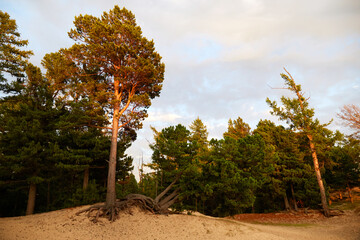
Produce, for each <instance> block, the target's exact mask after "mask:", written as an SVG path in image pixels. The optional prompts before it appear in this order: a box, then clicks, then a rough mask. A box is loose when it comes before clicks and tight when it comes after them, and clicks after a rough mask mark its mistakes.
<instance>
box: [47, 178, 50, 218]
mask: <svg viewBox="0 0 360 240" xmlns="http://www.w3.org/2000/svg"><path fill="white" fill-rule="evenodd" d="M49 209H50V181H48V183H47V196H46V211H49Z"/></svg>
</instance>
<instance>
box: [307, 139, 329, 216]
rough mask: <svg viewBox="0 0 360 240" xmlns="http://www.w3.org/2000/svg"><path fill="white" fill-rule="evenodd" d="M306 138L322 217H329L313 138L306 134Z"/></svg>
mask: <svg viewBox="0 0 360 240" xmlns="http://www.w3.org/2000/svg"><path fill="white" fill-rule="evenodd" d="M307 137H308V139H309V143H310V149H311V156H312V159H313V161H314V169H315V173H316V179H317V182H318V185H319V188H320V195H321V204H322V208H323V210H324V215H325V216H326V217H329V216H330V212H329V208H328V204H327V201H326V193H325V188H324V183H323V181H322V178H321V173H320V168H319V161H318V158H317V154H316V150H315V146H314V143H313V137H312V135H310V134H307Z"/></svg>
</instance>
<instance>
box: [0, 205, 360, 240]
mask: <svg viewBox="0 0 360 240" xmlns="http://www.w3.org/2000/svg"><path fill="white" fill-rule="evenodd" d="M85 207H86V206H84V207H80V208H73V209H63V210H59V211H54V212H49V213H42V214H35V215H32V216H24V217H13V218H2V219H0V239H1V240H3V239H4V240H15V239H16V240H18V239H29V240H32V239H46V240H52V239H78V240H80V239H107V240H112V239H129V240H131V239H152V240H154V239H157V240H160V239H206V240H210V239H249V240H252V239H254V240H255V239H259V240H260V239H324V240H325V239H326V240H328V239H354V240H355V239H360V216H358V215H357V214H355V213H353V212H350V213H347V214H346V215H343V216H339V217H334V218H331V219H325V220H322V221H319V222H318V223H316V224H311V225H309V224H308V225H290V226H285V225H263V224H250V223H244V222H239V221H235V220H229V219H222V218H212V217H207V216H203V215H199V214H194V215H186V214H178V215H169V216H162V215H152V214H147V213H144V212H141V211H139V210H137V209H133V210H132V215H130V214H121V216H120V219H118V220H117V221H115V222H112V223H111V222H109V221H108V220H106V219H100V221H99V222H98V223H93V222H91V221H90V220H89V219H88V218H87V217H86V215H80V216H76V215H75V213H76V212H77V211H79V210H81V209H83V208H85Z"/></svg>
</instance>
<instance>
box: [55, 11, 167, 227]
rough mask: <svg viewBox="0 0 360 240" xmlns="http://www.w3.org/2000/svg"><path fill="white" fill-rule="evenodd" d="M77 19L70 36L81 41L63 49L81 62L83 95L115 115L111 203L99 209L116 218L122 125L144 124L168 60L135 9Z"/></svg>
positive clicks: (78, 80)
mask: <svg viewBox="0 0 360 240" xmlns="http://www.w3.org/2000/svg"><path fill="white" fill-rule="evenodd" d="M74 24H75V28H74V29H72V30H71V31H70V32H69V36H70V38H72V39H73V40H75V41H76V43H75V44H74V45H73V46H72V47H71V48H69V49H63V50H61V52H62V54H64V55H65V56H66V57H67V58H68V59H69V60H71V61H72V62H73V63H74V65H75V66H76V78H74V77H72V80H73V81H74V89H76V91H78V93H79V94H78V96H81V98H82V99H87V100H88V102H89V103H91V104H92V106H93V108H94V110H95V111H96V109H102V110H103V111H105V114H106V115H108V116H110V118H109V120H110V119H111V122H109V127H108V129H109V130H111V136H112V137H111V148H110V157H109V163H108V179H107V194H106V202H105V204H104V205H103V206H99V207H98V208H99V209H101V210H102V212H103V214H106V215H108V216H109V219H110V220H111V221H113V220H115V219H116V215H117V212H118V210H119V209H118V207H117V206H118V203H117V201H116V192H115V182H116V177H115V176H116V162H117V141H118V138H119V136H118V135H119V130H121V129H122V128H124V127H127V128H132V129H139V128H141V121H142V120H144V119H145V117H147V109H148V108H149V107H150V105H151V99H153V98H155V97H158V96H159V94H160V90H161V88H162V82H163V80H164V71H165V65H164V63H162V62H161V56H160V55H159V54H158V53H157V52H156V51H155V48H154V42H153V41H149V40H147V39H146V38H145V37H143V36H142V32H141V28H140V27H139V26H137V25H136V21H135V16H134V14H132V13H131V12H130V11H128V10H127V9H125V8H123V9H120V8H119V7H118V6H115V7H114V9H112V10H110V11H109V12H108V13H107V12H104V13H103V15H102V16H101V17H99V18H98V17H94V16H90V15H84V16H83V15H80V16H78V17H76V18H75V21H74ZM93 124H94V125H96V122H94V123H93ZM99 127H100V126H99ZM94 208H96V207H95V206H94Z"/></svg>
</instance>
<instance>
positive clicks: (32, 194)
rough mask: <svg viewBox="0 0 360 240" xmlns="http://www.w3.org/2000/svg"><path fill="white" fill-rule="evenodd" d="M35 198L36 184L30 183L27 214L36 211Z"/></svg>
mask: <svg viewBox="0 0 360 240" xmlns="http://www.w3.org/2000/svg"><path fill="white" fill-rule="evenodd" d="M35 198H36V184H34V183H30V188H29V198H28V202H27V208H26V215H31V214H33V213H34V208H35Z"/></svg>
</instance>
